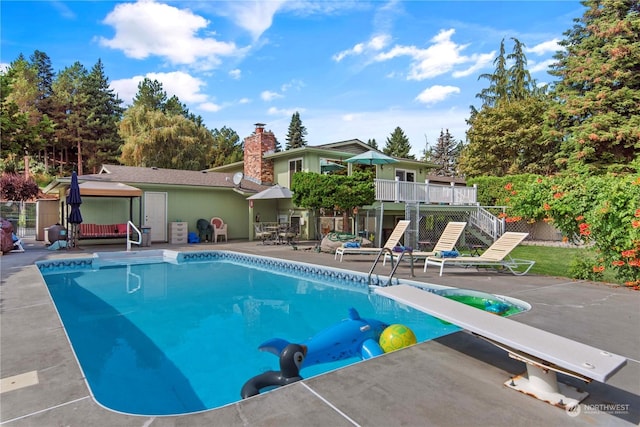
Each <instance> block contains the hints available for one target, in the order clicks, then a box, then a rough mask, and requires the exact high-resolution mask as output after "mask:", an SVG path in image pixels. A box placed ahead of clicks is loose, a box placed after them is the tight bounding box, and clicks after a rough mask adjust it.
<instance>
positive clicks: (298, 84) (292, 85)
mask: <svg viewBox="0 0 640 427" xmlns="http://www.w3.org/2000/svg"><path fill="white" fill-rule="evenodd" d="M304 86H305V84H304V82H303V81H302V80H296V79H293V80H291V81H290V82H289V83H285V84H283V85H282V86H281V87H280V89H281V90H282V91H283V92H286V91H288V90H289V89H294V90H300V89H302V88H303V87H304Z"/></svg>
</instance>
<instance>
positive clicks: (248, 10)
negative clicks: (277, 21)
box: [228, 0, 286, 40]
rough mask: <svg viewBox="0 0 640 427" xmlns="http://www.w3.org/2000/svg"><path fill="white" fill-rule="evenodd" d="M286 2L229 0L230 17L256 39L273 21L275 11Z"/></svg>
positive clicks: (283, 0) (274, 0)
mask: <svg viewBox="0 0 640 427" xmlns="http://www.w3.org/2000/svg"><path fill="white" fill-rule="evenodd" d="M285 4H286V0H270V1H250V2H249V1H234V2H229V3H228V6H229V11H230V15H231V16H230V18H231V19H232V20H233V21H234V22H235V24H236V25H238V26H239V27H241V28H244V29H245V30H247V31H248V32H249V33H250V34H251V35H252V36H253V39H254V40H257V39H258V38H259V37H260V36H261V35H262V34H263V33H264V32H265V31H266V30H267V29H269V27H271V24H272V23H273V17H274V16H275V14H276V12H278V10H280V9H281V8H282V7H283V6H284V5H285Z"/></svg>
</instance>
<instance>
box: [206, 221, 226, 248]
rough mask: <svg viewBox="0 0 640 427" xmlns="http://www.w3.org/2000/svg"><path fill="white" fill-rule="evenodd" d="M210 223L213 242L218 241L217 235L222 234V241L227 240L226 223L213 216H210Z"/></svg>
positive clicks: (220, 235)
mask: <svg viewBox="0 0 640 427" xmlns="http://www.w3.org/2000/svg"><path fill="white" fill-rule="evenodd" d="M210 222H211V225H212V226H213V243H218V237H222V236H224V241H225V242H226V241H227V224H225V222H224V221H223V220H222V218H218V217H217V216H214V217H213V218H211V221H210Z"/></svg>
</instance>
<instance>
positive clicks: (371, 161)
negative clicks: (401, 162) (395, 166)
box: [345, 150, 398, 165]
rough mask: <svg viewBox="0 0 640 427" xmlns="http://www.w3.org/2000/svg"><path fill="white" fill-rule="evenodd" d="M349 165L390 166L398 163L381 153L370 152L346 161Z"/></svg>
mask: <svg viewBox="0 0 640 427" xmlns="http://www.w3.org/2000/svg"><path fill="white" fill-rule="evenodd" d="M345 162H347V163H357V164H360V165H388V164H391V163H398V161H397V160H396V159H394V158H393V157H389V156H387V155H386V154H382V153H380V152H379V151H375V150H369V151H367V152H365V153H362V154H358V155H356V156H353V157H350V158H348V159H347V160H345Z"/></svg>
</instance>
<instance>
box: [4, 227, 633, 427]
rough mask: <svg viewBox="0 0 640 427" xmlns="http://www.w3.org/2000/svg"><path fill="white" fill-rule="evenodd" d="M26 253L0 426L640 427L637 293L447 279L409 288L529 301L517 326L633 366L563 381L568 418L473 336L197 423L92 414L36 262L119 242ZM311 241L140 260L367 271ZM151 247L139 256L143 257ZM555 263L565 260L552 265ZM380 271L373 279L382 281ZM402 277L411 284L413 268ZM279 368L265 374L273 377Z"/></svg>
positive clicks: (568, 284) (534, 279) (11, 260)
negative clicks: (248, 261)
mask: <svg viewBox="0 0 640 427" xmlns="http://www.w3.org/2000/svg"><path fill="white" fill-rule="evenodd" d="M23 243H24V246H25V249H26V251H25V252H24V253H10V254H7V255H5V256H2V257H0V276H1V285H0V304H1V305H0V314H1V318H0V327H1V329H0V378H2V387H1V388H2V390H1V392H2V393H1V394H0V425H3V426H11V427H14V426H152V427H165V426H167V427H169V426H200V425H202V426H205V425H206V426H254V425H255V426H267V425H277V426H300V425H304V426H306V427H311V426H425V425H435V426H464V425H493V426H518V425H523V426H538V425H545V426H567V425H577V426H583V425H584V426H586V425H589V426H593V425H608V426H632V425H633V426H636V425H638V424H640V332H639V326H640V293H639V292H637V291H630V290H627V289H624V288H620V287H615V286H609V285H606V284H601V283H591V282H581V281H572V280H569V279H564V278H554V277H544V276H535V275H527V276H521V277H516V276H513V275H510V274H503V273H496V272H493V271H477V272H476V271H475V269H474V270H464V269H457V268H449V269H447V272H446V273H445V275H444V276H443V277H438V272H437V269H434V270H429V271H427V272H426V273H424V272H423V271H422V265H421V264H417V265H416V267H415V269H414V272H415V276H416V277H415V278H413V279H412V280H417V281H421V282H427V283H436V284H441V285H448V286H456V287H461V288H470V289H477V290H482V291H487V292H491V293H496V294H502V295H508V296H512V297H515V298H518V299H522V300H524V301H527V302H528V303H530V304H531V305H532V307H533V308H532V310H531V311H529V312H527V313H523V314H519V315H517V316H514V317H512V319H514V320H516V321H518V322H522V323H524V324H528V325H531V326H534V327H537V328H540V329H543V330H545V331H548V332H552V333H555V334H558V335H561V336H564V337H567V338H570V339H573V340H576V341H580V342H583V343H585V344H588V345H591V346H594V347H597V348H601V349H603V350H607V351H609V352H612V353H616V354H619V355H622V356H624V357H626V358H628V363H627V365H626V366H625V367H623V368H622V369H621V370H620V371H619V372H618V373H617V374H615V375H614V376H613V377H612V378H611V379H610V380H609V382H608V383H607V384H602V383H597V382H592V383H589V384H585V383H584V382H582V381H579V380H576V379H573V378H569V377H566V376H564V375H559V380H560V381H562V382H566V383H569V384H572V385H575V386H577V387H578V388H580V389H583V390H586V391H588V392H589V393H590V396H589V397H588V398H587V399H586V400H585V401H583V402H582V404H581V405H580V411H579V413H578V414H576V413H573V414H568V413H566V412H565V411H564V410H562V409H559V408H556V407H553V406H551V405H548V404H546V403H543V402H541V401H538V400H535V399H533V398H531V397H529V396H526V395H524V394H521V393H518V392H516V391H513V390H510V389H509V388H507V387H505V386H504V385H503V383H504V382H505V381H506V380H507V379H508V378H509V377H511V376H513V375H518V374H521V373H523V372H524V371H525V366H524V364H523V363H522V362H518V361H516V360H513V359H511V358H509V357H508V355H507V354H506V353H505V352H504V351H502V350H499V349H498V348H496V347H494V346H493V345H491V344H488V343H487V342H485V341H484V340H482V339H479V338H477V337H475V336H472V335H470V334H468V333H465V332H458V333H455V334H452V335H449V336H446V337H444V338H440V339H437V340H434V341H430V342H426V343H421V344H418V345H416V346H413V347H410V348H406V349H403V350H400V351H397V352H394V353H390V354H385V355H383V356H381V357H378V358H374V359H371V360H368V361H365V362H362V363H356V364H354V365H351V366H348V367H346V368H343V369H340V370H337V371H334V372H331V373H328V374H325V375H322V376H318V377H314V378H309V379H306V380H304V381H302V382H298V383H295V384H293V385H291V386H287V387H285V388H282V389H279V390H276V391H273V392H270V393H265V394H262V395H258V396H256V397H254V398H251V399H247V400H244V401H240V402H237V403H234V404H231V405H228V406H225V407H222V408H219V409H214V410H210V411H205V412H202V413H198V414H191V415H183V416H169V417H143V416H131V415H124V414H119V413H115V412H112V411H110V410H107V409H105V408H103V407H101V406H100V405H98V404H97V403H96V402H95V401H94V400H93V399H92V398H91V395H90V393H89V390H88V389H87V386H86V384H85V382H84V379H83V378H82V374H81V371H80V369H79V367H78V365H77V362H76V360H75V357H74V355H73V353H72V351H71V348H70V345H69V343H68V341H67V338H66V335H65V333H64V330H63V329H62V327H61V325H60V321H59V319H58V317H57V314H56V311H55V308H54V307H53V304H52V302H51V299H50V297H49V294H48V292H47V289H46V286H45V284H44V282H43V281H42V278H41V276H40V273H39V272H38V270H37V268H36V267H35V265H34V262H35V261H38V260H45V259H54V258H68V257H83V256H88V255H90V254H92V253H93V252H100V251H121V250H124V244H121V245H101V246H86V247H85V246H83V247H82V248H81V249H79V250H69V251H67V250H60V251H48V250H47V249H46V248H45V246H44V244H43V243H42V242H36V241H33V240H30V239H28V238H27V239H23ZM312 247H313V246H312V244H309V245H304V244H301V245H300V246H299V247H298V250H294V249H293V248H292V247H290V246H264V245H261V244H256V242H246V241H242V242H238V241H231V242H229V243H224V244H223V243H219V244H200V245H188V246H175V245H166V244H163V245H160V244H153V245H152V247H150V248H148V249H172V250H185V251H186V250H213V249H225V250H234V251H238V252H244V253H251V254H257V255H264V256H272V257H275V258H283V259H290V260H294V261H302V262H308V263H311V264H320V265H325V266H330V267H337V268H344V269H348V270H356V271H364V272H368V271H369V268H370V267H371V263H372V261H373V257H371V256H345V260H344V261H343V262H342V263H340V262H339V261H337V260H334V257H333V254H328V253H317V252H315V251H314V250H313V249H312ZM145 249H147V248H145ZM559 262H562V260H559ZM384 271H387V272H388V271H389V268H388V267H386V269H383V268H382V267H381V266H380V268H378V269H376V272H380V274H383V272H384ZM397 276H398V277H400V278H406V279H410V278H411V277H410V269H409V267H408V264H406V265H402V266H401V267H400V268H399V269H398V273H397ZM275 368H276V367H275V366H274V369H275Z"/></svg>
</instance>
